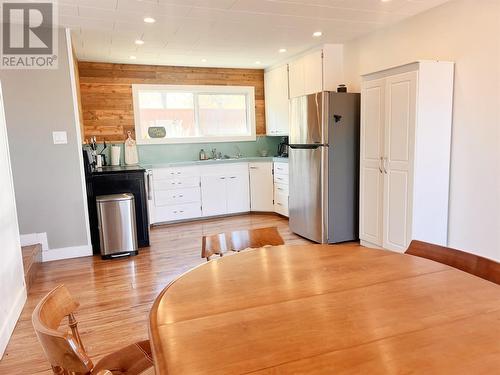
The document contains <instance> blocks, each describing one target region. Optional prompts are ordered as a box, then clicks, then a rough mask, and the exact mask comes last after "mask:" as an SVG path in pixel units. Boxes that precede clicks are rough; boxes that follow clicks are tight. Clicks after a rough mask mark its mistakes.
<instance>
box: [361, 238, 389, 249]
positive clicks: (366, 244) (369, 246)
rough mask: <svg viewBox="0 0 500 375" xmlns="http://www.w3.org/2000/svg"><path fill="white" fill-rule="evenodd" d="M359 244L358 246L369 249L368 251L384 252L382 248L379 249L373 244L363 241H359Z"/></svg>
mask: <svg viewBox="0 0 500 375" xmlns="http://www.w3.org/2000/svg"><path fill="white" fill-rule="evenodd" d="M359 244H360V245H361V246H364V247H368V248H370V249H378V250H384V248H383V247H380V246H378V245H375V244H373V243H371V242H368V241H364V240H360V241H359Z"/></svg>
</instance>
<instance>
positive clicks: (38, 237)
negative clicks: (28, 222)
mask: <svg viewBox="0 0 500 375" xmlns="http://www.w3.org/2000/svg"><path fill="white" fill-rule="evenodd" d="M20 238H21V246H30V245H36V244H41V245H42V251H47V250H49V243H48V241H47V233H45V232H44V233H29V234H21V236H20Z"/></svg>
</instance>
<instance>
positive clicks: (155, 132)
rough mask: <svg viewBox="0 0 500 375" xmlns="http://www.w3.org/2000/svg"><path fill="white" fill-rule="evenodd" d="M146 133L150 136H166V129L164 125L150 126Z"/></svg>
mask: <svg viewBox="0 0 500 375" xmlns="http://www.w3.org/2000/svg"><path fill="white" fill-rule="evenodd" d="M148 135H149V136H150V137H151V138H165V137H166V136H167V131H166V130H165V127H164V126H150V127H149V128H148Z"/></svg>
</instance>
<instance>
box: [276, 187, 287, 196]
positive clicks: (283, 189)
mask: <svg viewBox="0 0 500 375" xmlns="http://www.w3.org/2000/svg"><path fill="white" fill-rule="evenodd" d="M288 191H289V190H288V185H287V184H274V195H275V196H276V194H283V195H286V196H288Z"/></svg>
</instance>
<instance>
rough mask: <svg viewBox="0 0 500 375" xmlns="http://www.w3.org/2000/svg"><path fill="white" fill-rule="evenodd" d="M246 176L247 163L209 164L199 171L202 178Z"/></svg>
mask: <svg viewBox="0 0 500 375" xmlns="http://www.w3.org/2000/svg"><path fill="white" fill-rule="evenodd" d="M244 173H246V174H248V163H228V164H209V165H207V166H205V167H203V169H202V170H201V175H202V176H215V175H220V176H228V177H229V176H233V175H236V174H244Z"/></svg>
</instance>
